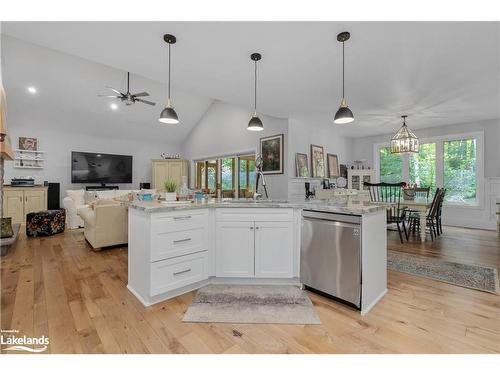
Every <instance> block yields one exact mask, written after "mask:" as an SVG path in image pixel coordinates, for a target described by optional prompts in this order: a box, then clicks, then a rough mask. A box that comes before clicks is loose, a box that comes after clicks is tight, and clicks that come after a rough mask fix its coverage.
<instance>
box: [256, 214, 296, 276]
mask: <svg viewBox="0 0 500 375" xmlns="http://www.w3.org/2000/svg"><path fill="white" fill-rule="evenodd" d="M292 276H293V225H292V223H291V222H288V221H277V222H265V221H264V222H260V221H257V222H255V277H268V278H275V277H282V278H289V277H292Z"/></svg>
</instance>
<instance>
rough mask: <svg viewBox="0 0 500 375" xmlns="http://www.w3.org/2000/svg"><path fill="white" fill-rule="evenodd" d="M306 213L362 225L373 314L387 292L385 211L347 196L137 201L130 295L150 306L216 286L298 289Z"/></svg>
mask: <svg viewBox="0 0 500 375" xmlns="http://www.w3.org/2000/svg"><path fill="white" fill-rule="evenodd" d="M303 210H307V211H319V212H323V213H335V214H338V215H346V216H349V217H356V218H358V219H359V222H360V234H359V235H360V241H361V275H362V288H361V296H360V303H359V309H360V310H361V313H366V312H368V310H370V309H371V308H372V307H373V306H374V305H375V304H376V303H377V302H378V300H380V299H381V298H382V297H383V295H384V294H385V293H386V291H387V270H386V224H385V209H384V208H382V207H379V206H374V205H370V204H369V203H366V202H365V203H363V202H357V201H355V200H353V199H352V198H348V197H342V198H337V199H335V200H328V201H326V200H325V201H323V200H311V201H307V200H303V201H277V200H261V201H253V200H244V199H241V200H233V199H229V200H226V199H222V200H221V199H211V200H203V201H196V202H188V203H181V202H177V203H160V202H144V201H134V202H130V203H129V241H128V243H129V248H128V251H129V256H128V266H129V267H128V289H129V290H130V291H131V292H132V293H133V294H134V295H135V296H136V297H137V298H138V299H139V300H140V301H141V303H142V304H143V305H145V306H149V305H151V304H154V303H158V302H160V301H163V300H166V299H169V298H172V297H174V296H177V295H180V294H183V293H186V292H188V291H191V290H194V289H197V288H200V287H202V286H205V285H208V284H210V283H227V284H243V283H245V284H249V283H253V284H260V285H266V284H296V285H299V284H300V247H301V224H302V212H303Z"/></svg>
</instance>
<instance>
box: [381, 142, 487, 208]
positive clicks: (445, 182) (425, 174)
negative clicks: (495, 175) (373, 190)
mask: <svg viewBox="0 0 500 375" xmlns="http://www.w3.org/2000/svg"><path fill="white" fill-rule="evenodd" d="M483 150H484V133H483V132H470V133H463V134H454V135H448V136H436V137H432V138H427V139H420V147H419V152H418V154H402V155H398V154H391V153H390V149H389V147H388V143H381V144H375V145H374V148H373V151H374V155H373V156H374V165H375V166H377V167H378V173H379V176H378V178H379V179H378V180H379V181H380V182H389V183H392V182H401V181H403V182H408V183H409V184H411V185H414V184H416V185H417V186H419V187H430V188H431V194H432V193H433V191H434V190H435V189H436V188H438V187H444V188H445V189H446V196H445V201H446V202H447V204H454V205H460V206H482V204H483V203H484V202H483V195H482V194H483V191H484V189H483V187H484V181H483V180H484V178H483V176H484V159H483Z"/></svg>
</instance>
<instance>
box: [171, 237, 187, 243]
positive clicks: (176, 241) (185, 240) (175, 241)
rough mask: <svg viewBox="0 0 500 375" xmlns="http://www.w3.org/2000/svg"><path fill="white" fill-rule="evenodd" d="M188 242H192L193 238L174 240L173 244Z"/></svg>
mask: <svg viewBox="0 0 500 375" xmlns="http://www.w3.org/2000/svg"><path fill="white" fill-rule="evenodd" d="M187 241H191V238H184V239H183V240H174V241H173V242H174V243H180V242H187Z"/></svg>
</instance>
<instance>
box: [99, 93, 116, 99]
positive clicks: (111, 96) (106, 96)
mask: <svg viewBox="0 0 500 375" xmlns="http://www.w3.org/2000/svg"><path fill="white" fill-rule="evenodd" d="M97 96H103V97H105V98H115V99H120V98H121V96H116V95H102V94H98V95H97Z"/></svg>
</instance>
